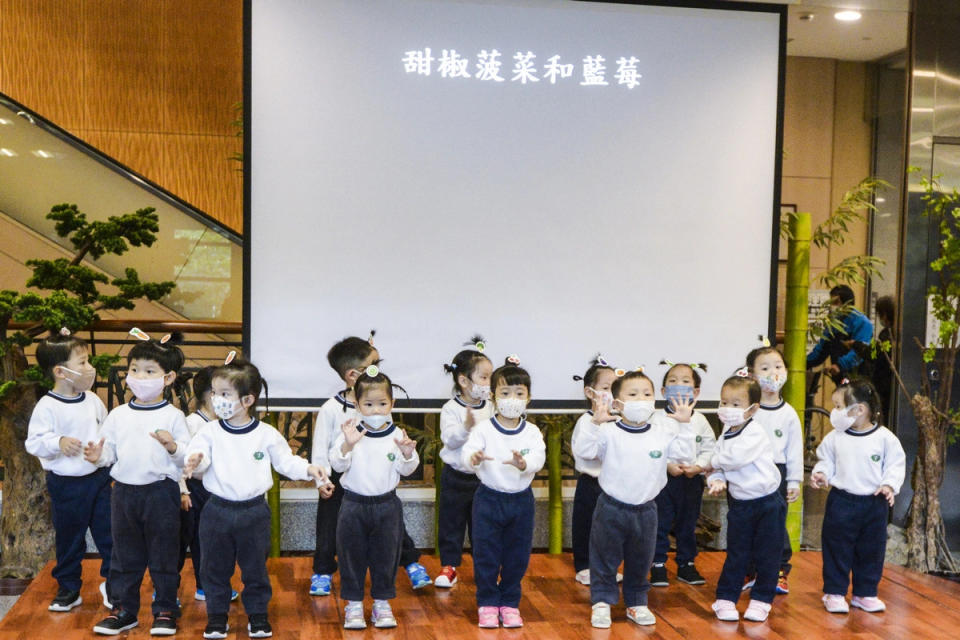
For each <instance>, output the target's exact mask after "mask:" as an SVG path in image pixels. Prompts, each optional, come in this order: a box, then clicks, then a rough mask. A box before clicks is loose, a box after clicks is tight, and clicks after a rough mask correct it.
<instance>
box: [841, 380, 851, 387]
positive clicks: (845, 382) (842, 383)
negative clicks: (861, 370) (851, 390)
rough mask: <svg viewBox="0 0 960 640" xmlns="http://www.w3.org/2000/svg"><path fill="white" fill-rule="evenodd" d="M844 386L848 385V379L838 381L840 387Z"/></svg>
mask: <svg viewBox="0 0 960 640" xmlns="http://www.w3.org/2000/svg"><path fill="white" fill-rule="evenodd" d="M845 384H850V378H843V379H842V380H840V386H841V387H842V386H843V385H845Z"/></svg>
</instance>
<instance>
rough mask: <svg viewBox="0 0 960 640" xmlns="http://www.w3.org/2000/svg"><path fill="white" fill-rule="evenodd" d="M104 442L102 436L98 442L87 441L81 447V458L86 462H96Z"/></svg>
mask: <svg viewBox="0 0 960 640" xmlns="http://www.w3.org/2000/svg"><path fill="white" fill-rule="evenodd" d="M104 442H105V439H104V438H100V442H96V443H94V442H92V441H91V442H88V443H87V446H85V447H84V448H83V459H84V460H86V461H87V462H92V463H93V464H96V463H97V460H99V459H100V454H101V453H103V443H104Z"/></svg>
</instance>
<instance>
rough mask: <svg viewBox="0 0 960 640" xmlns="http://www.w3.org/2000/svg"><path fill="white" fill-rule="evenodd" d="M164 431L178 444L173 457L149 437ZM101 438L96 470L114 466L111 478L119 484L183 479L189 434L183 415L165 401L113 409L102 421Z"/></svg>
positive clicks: (125, 405) (121, 406)
mask: <svg viewBox="0 0 960 640" xmlns="http://www.w3.org/2000/svg"><path fill="white" fill-rule="evenodd" d="M161 429H162V430H164V431H168V432H170V435H172V436H173V439H174V441H176V444H177V449H176V451H174V452H173V453H172V454H171V453H168V452H167V450H166V449H165V448H164V447H163V445H162V444H160V443H159V442H158V441H157V440H155V439H154V438H153V437H152V436H151V435H150V434H151V433H154V432H155V431H157V430H161ZM100 437H101V438H103V440H104V442H103V451H102V452H101V454H100V459H99V460H97V466H98V467H107V466H110V465H111V464H112V465H113V469H111V470H110V475H111V476H112V477H113V479H114V480H116V481H117V482H123V483H125V484H136V485H144V484H150V483H152V482H159V481H160V480H163V479H165V478H169V479H171V480H173V481H174V482H176V481H178V480H179V479H180V475H181V468H182V467H183V454H184V452H185V451H186V449H187V444H188V443H189V442H190V432H189V431H187V421H186V419H185V418H184V416H183V412H182V411H180V409H177V408H176V407H174V406H173V405H172V404H170V403H169V402H167V401H166V400H164V401H163V402H159V403H157V404H152V405H139V404H136V403H135V402H130V403H128V404H121V405H120V406H118V407H114V409H113V411H111V412H110V413H109V414H108V415H107V419H106V420H104V421H103V426H102V427H101V428H100Z"/></svg>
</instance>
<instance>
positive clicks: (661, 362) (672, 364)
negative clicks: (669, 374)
mask: <svg viewBox="0 0 960 640" xmlns="http://www.w3.org/2000/svg"><path fill="white" fill-rule="evenodd" d="M660 364H665V365H667V366H668V367H675V366H677V363H676V362H671V361H670V360H667V359H666V358H664V359H663V360H661V361H660Z"/></svg>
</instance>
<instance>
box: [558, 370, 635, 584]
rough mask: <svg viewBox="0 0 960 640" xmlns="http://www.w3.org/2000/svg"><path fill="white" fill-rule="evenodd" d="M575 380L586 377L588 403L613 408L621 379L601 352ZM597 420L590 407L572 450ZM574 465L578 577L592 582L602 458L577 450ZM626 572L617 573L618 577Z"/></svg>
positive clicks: (579, 423) (576, 429) (576, 430)
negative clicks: (592, 542)
mask: <svg viewBox="0 0 960 640" xmlns="http://www.w3.org/2000/svg"><path fill="white" fill-rule="evenodd" d="M573 379H574V381H577V382H579V381H581V380H582V381H583V395H584V397H585V398H586V399H587V407H593V402H594V401H597V402H599V403H600V404H602V405H603V406H604V407H607V409H608V410H609V409H611V405H612V404H613V395H612V394H611V393H610V386H611V385H612V384H613V381H614V380H616V379H617V376H616V374H614V372H613V367H611V366H610V365H608V364H607V361H606V360H604V359H603V357H602V356H601V355H600V354H597V357H596V358H594V359H593V362H591V363H590V367H589V368H588V369H587V372H586V373H584V374H583V377H580V376H573ZM591 420H593V411H592V410H590V409H588V410H587V411H586V413H584V414H583V415H582V416H580V418H579V419H578V420H577V423H576V424H575V425H574V426H573V435H572V436H571V438H570V450H571V451H574V452H575V451H576V449H577V442H578V440H579V439H580V434H582V433H583V431H584V429H587V428H588V426H587V425H589V424H590V421H591ZM573 462H574V468H575V469H576V471H577V489H576V492H575V493H574V494H573V532H572V533H573V570H574V571H576V574H575V575H574V579H575V580H576V581H577V582H579V583H580V584H582V585H586V586H590V528H591V527H592V526H593V510H594V509H596V507H597V498H599V497H600V482H599V480H598V478H599V476H600V466H601V463H600V461H599V460H593V459H587V458H583V457H581V456H578V455H577V454H576V453H574V454H573ZM622 579H623V576H622V575H621V574H619V573H618V574H617V580H618V581H619V580H622Z"/></svg>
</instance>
